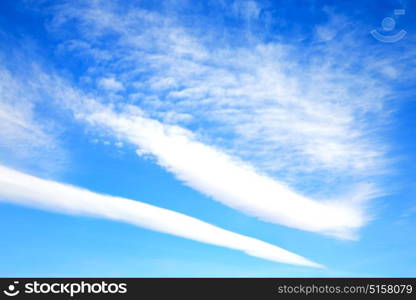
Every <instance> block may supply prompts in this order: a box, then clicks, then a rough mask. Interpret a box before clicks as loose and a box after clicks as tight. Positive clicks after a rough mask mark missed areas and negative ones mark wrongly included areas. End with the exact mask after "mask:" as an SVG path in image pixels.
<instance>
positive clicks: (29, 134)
mask: <svg viewBox="0 0 416 300" xmlns="http://www.w3.org/2000/svg"><path fill="white" fill-rule="evenodd" d="M0 61H2V60H1V59H0ZM26 69H29V67H27V68H26ZM16 73H17V72H16V70H14V72H10V71H9V70H8V69H7V68H6V67H4V66H2V67H0V154H1V159H0V161H1V162H3V163H6V162H7V163H8V164H13V165H19V166H23V165H24V166H25V167H30V168H34V169H37V170H39V171H41V172H42V173H47V174H51V173H55V172H57V171H59V170H61V169H62V168H63V167H64V165H65V163H66V160H67V155H66V153H65V151H63V149H62V148H61V147H60V144H59V142H58V141H57V139H56V132H55V131H56V130H55V129H56V128H55V124H54V122H53V121H48V120H47V118H44V119H40V118H39V115H38V114H37V113H36V111H35V108H36V105H37V103H38V102H39V95H38V94H37V92H36V88H35V87H34V86H33V84H34V82H35V81H32V80H31V79H29V78H26V79H25V78H24V76H19V75H17V74H16Z"/></svg>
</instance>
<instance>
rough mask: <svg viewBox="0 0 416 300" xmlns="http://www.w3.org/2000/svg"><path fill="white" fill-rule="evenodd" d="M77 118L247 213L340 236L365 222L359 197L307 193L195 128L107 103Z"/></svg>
mask: <svg viewBox="0 0 416 300" xmlns="http://www.w3.org/2000/svg"><path fill="white" fill-rule="evenodd" d="M78 117H81V118H84V119H86V120H87V121H88V122H90V123H91V124H93V125H95V126H100V127H104V128H107V129H110V130H112V131H113V134H115V135H116V136H118V137H121V138H124V139H126V140H128V141H129V142H130V143H133V144H135V145H137V146H138V147H139V151H138V153H139V154H142V153H149V154H152V155H154V156H155V157H156V159H157V160H158V163H159V164H160V165H161V166H163V167H164V168H166V169H167V170H169V171H170V172H172V173H173V174H175V176H176V177H177V178H178V179H180V180H181V181H183V182H185V183H186V184H187V185H189V186H191V187H192V188H194V189H196V190H198V191H200V192H202V193H204V194H206V195H208V196H210V197H212V198H213V199H215V200H217V201H219V202H221V203H223V204H225V205H227V206H229V207H231V208H234V209H236V210H239V211H242V212H244V213H246V214H248V215H253V216H256V217H258V218H260V219H262V220H265V221H268V222H272V223H276V224H283V225H286V226H289V227H294V228H298V229H302V230H308V231H314V232H321V233H325V234H330V235H334V236H337V237H341V238H353V237H354V230H355V229H357V228H359V227H360V226H362V225H363V224H364V223H365V221H366V217H365V216H364V214H363V210H362V209H361V203H360V200H358V201H355V202H354V201H348V202H346V201H331V202H319V201H315V200H312V199H309V198H307V197H304V196H302V195H300V194H298V193H296V192H295V191H293V190H291V189H290V188H289V187H287V186H285V185H284V184H283V183H281V182H279V181H277V180H274V179H272V178H270V177H267V176H265V175H261V174H259V173H257V172H256V171H255V170H253V169H252V168H251V167H250V166H249V165H247V164H244V163H243V162H240V161H238V160H235V159H233V158H232V157H230V156H228V155H226V154H224V153H222V152H220V151H219V150H217V149H215V148H213V147H210V146H207V145H204V144H202V143H200V142H198V141H196V140H195V138H194V137H193V135H192V133H191V132H189V131H187V130H185V129H183V128H180V127H178V126H172V125H164V124H162V123H160V122H159V121H156V120H152V119H149V118H146V117H144V116H141V115H140V114H137V113H129V112H126V113H115V112H114V111H113V110H111V109H110V108H108V107H103V106H100V108H97V107H95V108H94V109H93V110H92V112H90V113H86V114H84V115H82V114H78ZM358 198H360V197H358ZM364 198H365V197H364ZM361 200H362V199H361Z"/></svg>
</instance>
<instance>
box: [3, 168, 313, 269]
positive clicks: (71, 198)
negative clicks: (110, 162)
mask: <svg viewBox="0 0 416 300" xmlns="http://www.w3.org/2000/svg"><path fill="white" fill-rule="evenodd" d="M0 201H8V202H12V203H17V204H21V205H26V206H34V207H38V208H42V209H46V210H52V211H56V212H61V213H67V214H79V215H87V216H94V217H100V218H106V219H111V220H116V221H121V222H126V223H129V224H133V225H136V226H139V227H144V228H148V229H151V230H155V231H159V232H163V233H168V234H172V235H176V236H180V237H183V238H188V239H191V240H195V241H198V242H202V243H207V244H212V245H216V246H222V247H226V248H230V249H235V250H240V251H243V252H245V253H247V254H248V255H251V256H255V257H259V258H263V259H266V260H271V261H275V262H283V263H288V264H294V265H302V266H309V267H320V265H319V264H316V263H314V262H312V261H310V260H307V259H306V258H303V257H301V256H299V255H296V254H294V253H291V252H289V251H287V250H284V249H282V248H279V247H276V246H273V245H271V244H268V243H266V242H263V241H260V240H257V239H255V238H251V237H247V236H244V235H241V234H237V233H234V232H231V231H228V230H225V229H222V228H219V227H217V226H214V225H211V224H209V223H206V222H203V221H200V220H198V219H195V218H192V217H189V216H186V215H184V214H181V213H177V212H174V211H171V210H168V209H164V208H160V207H156V206H153V205H149V204H146V203H143V202H138V201H133V200H129V199H124V198H120V197H113V196H108V195H100V194H97V193H93V192H90V191H88V190H85V189H80V188H77V187H73V186H70V185H66V184H62V183H58V182H54V181H49V180H44V179H40V178H37V177H34V176H31V175H27V174H24V173H21V172H18V171H15V170H12V169H9V168H7V167H4V166H1V165H0Z"/></svg>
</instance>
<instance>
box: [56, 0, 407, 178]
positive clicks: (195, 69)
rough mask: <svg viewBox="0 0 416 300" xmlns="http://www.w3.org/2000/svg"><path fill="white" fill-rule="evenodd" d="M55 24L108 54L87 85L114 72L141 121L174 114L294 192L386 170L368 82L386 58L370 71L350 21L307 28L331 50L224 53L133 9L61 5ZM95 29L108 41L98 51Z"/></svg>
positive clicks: (379, 98) (253, 12)
mask: <svg viewBox="0 0 416 300" xmlns="http://www.w3.org/2000/svg"><path fill="white" fill-rule="evenodd" d="M232 7H234V8H235V9H237V11H239V12H241V13H243V12H244V14H246V15H247V17H249V16H250V18H254V17H255V16H258V14H259V11H260V8H259V6H258V4H257V3H256V2H254V1H236V2H235V3H234V4H233V5H232ZM62 15H64V16H65V18H69V19H72V20H75V21H76V22H75V24H79V26H78V27H77V28H78V30H79V31H80V32H79V33H80V34H81V36H83V37H84V39H85V41H84V43H87V44H88V45H90V46H89V47H92V48H94V49H96V48H99V49H100V50H101V51H106V53H113V57H112V59H113V60H114V61H115V62H116V63H113V64H111V66H109V67H108V68H107V67H106V68H104V69H103V68H100V67H99V68H97V74H96V76H100V73H102V72H107V73H108V72H111V73H114V74H118V77H119V78H120V81H121V82H123V84H124V85H125V86H126V87H127V86H129V88H130V89H129V92H131V96H132V98H134V99H136V100H135V101H136V102H138V103H140V107H141V108H142V109H144V110H145V111H146V112H147V113H149V114H150V115H151V116H152V117H154V118H159V119H162V120H164V121H168V122H169V120H168V119H169V116H170V115H172V116H175V118H173V120H174V122H175V123H177V124H180V125H182V126H190V127H191V128H196V129H197V130H199V131H202V132H204V134H205V136H206V137H207V139H208V140H210V142H212V143H216V144H217V146H218V145H221V147H222V148H223V149H225V150H226V151H228V152H230V153H233V154H234V155H237V156H239V157H241V158H242V159H244V160H249V161H250V162H252V163H253V164H255V165H256V166H258V167H259V168H261V169H262V170H265V171H267V172H270V173H273V174H278V175H279V176H280V178H283V179H284V180H287V181H290V182H291V183H294V184H299V183H300V181H299V180H298V178H302V177H303V176H310V175H313V174H319V177H320V178H322V180H324V181H325V180H326V181H327V182H331V180H332V179H333V178H336V181H339V179H340V178H342V179H346V181H348V180H350V179H351V178H357V181H360V180H363V178H365V180H367V178H366V177H367V176H372V175H375V174H380V173H382V172H383V171H384V169H385V167H386V160H385V153H386V151H387V147H386V145H385V144H383V143H382V141H380V139H379V137H378V136H377V130H378V129H379V128H380V127H381V126H382V125H383V123H382V119H383V117H380V115H383V114H385V110H384V109H383V108H384V104H385V101H386V99H388V98H389V97H391V90H390V88H389V86H388V85H386V84H385V82H383V81H380V78H379V76H378V75H380V74H389V75H394V76H398V75H399V74H400V70H398V68H395V69H394V72H392V70H393V69H392V68H391V67H389V65H391V64H392V63H393V61H392V60H389V59H383V60H381V61H378V62H374V57H373V56H372V55H368V54H366V52H363V51H358V50H359V49H361V48H363V47H364V46H363V45H362V41H361V40H359V39H357V38H356V37H355V36H354V32H349V30H350V29H351V28H350V27H353V26H356V24H353V23H351V22H348V20H346V18H345V17H342V16H338V15H335V14H333V13H331V14H330V18H329V22H328V24H322V25H320V26H318V28H317V31H318V32H321V33H322V34H321V35H320V37H319V39H324V40H325V41H327V42H329V41H331V42H332V43H327V44H325V46H323V45H322V44H321V43H316V44H312V46H310V47H309V48H308V47H302V48H298V47H297V46H296V45H292V44H288V43H284V42H267V43H266V42H263V41H262V40H261V39H260V38H259V39H257V40H254V41H251V40H250V41H249V42H247V41H245V42H243V43H239V45H238V46H236V45H235V44H234V43H233V40H232V38H227V35H226V34H224V36H225V37H224V36H222V35H220V34H219V33H218V32H217V31H216V28H215V27H214V28H210V27H208V26H204V25H201V24H200V26H202V28H199V27H198V24H194V26H193V27H192V28H189V27H186V26H183V25H182V24H181V21H180V20H178V19H175V18H174V15H175V14H172V15H169V16H165V15H161V14H159V13H156V12H153V11H149V10H145V9H140V8H137V9H136V8H135V9H130V10H128V12H126V13H120V11H118V10H116V9H114V7H112V6H111V5H110V4H109V3H107V5H101V4H100V5H99V6H95V5H91V6H83V7H82V8H81V9H79V10H76V9H74V8H71V9H68V7H66V8H65V9H64V10H57V11H56V14H55V18H56V19H58V20H60V19H62V18H63V17H62ZM60 24H64V22H60ZM348 26H350V27H348ZM334 27H337V28H338V29H339V30H340V31H341V32H340V36H337V38H336V39H333V37H334V36H335V33H331V32H329V31H331V30H333V28H334ZM107 32H111V33H112V34H114V35H115V36H116V37H117V38H116V40H117V42H113V41H112V42H111V43H106V40H105V39H104V38H102V37H103V36H105V33H107ZM198 33H199V34H198ZM78 37H79V36H78ZM218 40H221V41H222V42H221V43H217V41H218ZM97 41H98V42H97ZM349 51H350V52H354V53H356V54H357V56H351V55H347V54H346V53H348V52H349ZM119 53H123V55H119ZM368 53H371V51H368ZM84 55H85V53H84ZM91 55H92V56H94V57H95V54H94V53H91ZM305 57H306V58H307V59H305ZM97 63H98V65H100V64H99V60H97ZM375 64H377V65H380V64H383V66H385V67H383V69H382V70H381V69H380V68H377V67H375ZM112 66H114V67H112ZM119 66H122V67H121V68H120V67H119ZM393 73H394V74H393ZM383 76H384V75H383ZM137 78H139V80H137ZM137 98H138V99H137ZM166 116H167V118H165V117H166ZM176 116H187V117H186V118H177V117H176ZM188 116H189V117H188ZM207 123H208V124H214V126H206V124H207ZM223 136H226V141H225V142H224V140H223V139H222V138H223Z"/></svg>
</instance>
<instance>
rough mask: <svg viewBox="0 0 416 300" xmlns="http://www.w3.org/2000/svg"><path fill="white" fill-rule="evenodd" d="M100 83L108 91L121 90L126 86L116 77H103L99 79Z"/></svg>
mask: <svg viewBox="0 0 416 300" xmlns="http://www.w3.org/2000/svg"><path fill="white" fill-rule="evenodd" d="M98 85H99V86H100V87H101V88H103V89H105V90H108V91H112V92H119V91H122V90H124V86H123V84H122V83H121V82H120V81H117V80H116V79H115V78H114V77H106V78H101V79H100V80H99V81H98Z"/></svg>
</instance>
